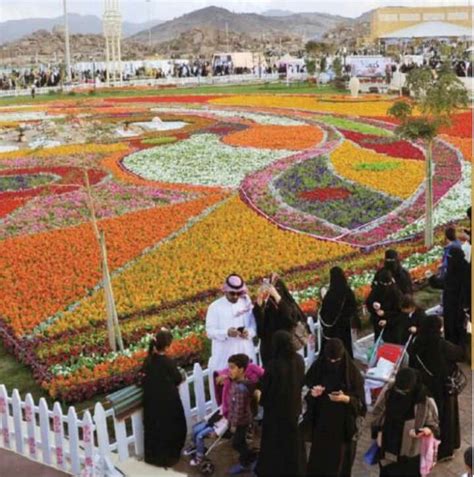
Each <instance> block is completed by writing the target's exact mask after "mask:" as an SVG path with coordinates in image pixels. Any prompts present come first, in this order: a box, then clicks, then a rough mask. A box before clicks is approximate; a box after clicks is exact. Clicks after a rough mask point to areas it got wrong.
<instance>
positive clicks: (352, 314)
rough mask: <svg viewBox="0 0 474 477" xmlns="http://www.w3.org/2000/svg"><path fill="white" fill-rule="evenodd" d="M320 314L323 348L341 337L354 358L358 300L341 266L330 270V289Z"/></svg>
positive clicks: (325, 296)
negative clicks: (330, 340) (353, 336)
mask: <svg viewBox="0 0 474 477" xmlns="http://www.w3.org/2000/svg"><path fill="white" fill-rule="evenodd" d="M319 315H320V320H321V325H322V335H323V339H322V347H323V349H324V346H325V344H326V343H327V341H328V340H329V339H331V338H339V339H340V340H341V341H342V342H343V343H344V347H345V348H346V351H347V352H348V353H349V356H350V357H351V358H353V357H354V355H353V352H352V336H351V323H352V320H356V319H357V302H356V298H355V295H354V292H353V291H352V290H351V288H350V286H349V284H348V283H347V279H346V277H345V275H344V272H343V271H342V269H341V268H340V267H333V268H331V271H330V272H329V290H328V291H327V293H326V295H324V298H323V303H322V305H321V310H320V312H319Z"/></svg>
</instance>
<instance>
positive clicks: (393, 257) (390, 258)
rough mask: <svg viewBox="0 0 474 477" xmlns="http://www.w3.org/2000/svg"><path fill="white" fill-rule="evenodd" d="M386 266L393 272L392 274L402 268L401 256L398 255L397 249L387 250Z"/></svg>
mask: <svg viewBox="0 0 474 477" xmlns="http://www.w3.org/2000/svg"><path fill="white" fill-rule="evenodd" d="M384 268H385V269H386V270H388V271H389V272H391V273H392V275H396V274H397V273H398V272H399V270H400V269H401V268H402V266H401V264H400V258H399V257H398V252H397V251H396V250H392V249H390V250H386V251H385V261H384Z"/></svg>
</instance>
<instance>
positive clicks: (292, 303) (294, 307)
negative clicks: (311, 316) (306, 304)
mask: <svg viewBox="0 0 474 477" xmlns="http://www.w3.org/2000/svg"><path fill="white" fill-rule="evenodd" d="M275 288H276V290H277V292H278V293H279V294H280V296H281V299H282V300H284V302H285V303H286V305H287V307H288V309H289V310H290V313H291V314H292V315H293V316H292V318H293V321H295V322H296V321H302V322H303V323H306V315H305V314H304V313H303V310H302V309H301V308H300V307H299V305H298V303H296V300H295V299H294V298H293V295H292V294H291V293H290V291H289V290H288V288H287V286H286V284H285V282H284V281H283V280H282V279H281V278H278V279H277V280H276V282H275Z"/></svg>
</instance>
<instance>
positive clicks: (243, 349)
mask: <svg viewBox="0 0 474 477" xmlns="http://www.w3.org/2000/svg"><path fill="white" fill-rule="evenodd" d="M222 291H223V292H224V296H223V297H221V298H219V299H217V300H216V301H214V302H212V303H211V304H210V305H209V308H208V310H207V316H206V333H207V337H208V338H209V339H210V340H212V356H211V367H212V369H214V370H216V371H218V370H221V369H225V368H227V360H228V359H229V357H230V356H232V355H233V354H238V353H244V354H246V355H247V356H248V357H249V358H250V360H251V361H253V362H254V363H255V362H256V355H255V346H254V344H253V341H252V340H253V338H254V337H255V336H256V334H257V327H256V324H255V318H254V316H253V305H252V301H251V300H250V298H249V296H248V294H247V287H246V286H245V282H244V281H243V279H242V278H241V277H240V276H239V275H235V274H232V275H229V276H228V277H227V279H226V281H225V283H224V286H223V287H222Z"/></svg>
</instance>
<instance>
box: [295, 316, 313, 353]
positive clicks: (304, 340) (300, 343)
mask: <svg viewBox="0 0 474 477" xmlns="http://www.w3.org/2000/svg"><path fill="white" fill-rule="evenodd" d="M308 340H309V330H308V327H307V325H306V324H305V323H303V322H302V321H298V323H296V325H295V327H294V328H293V333H292V341H293V347H294V349H295V351H299V350H300V349H302V348H304V347H305V346H306V345H307V344H308Z"/></svg>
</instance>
